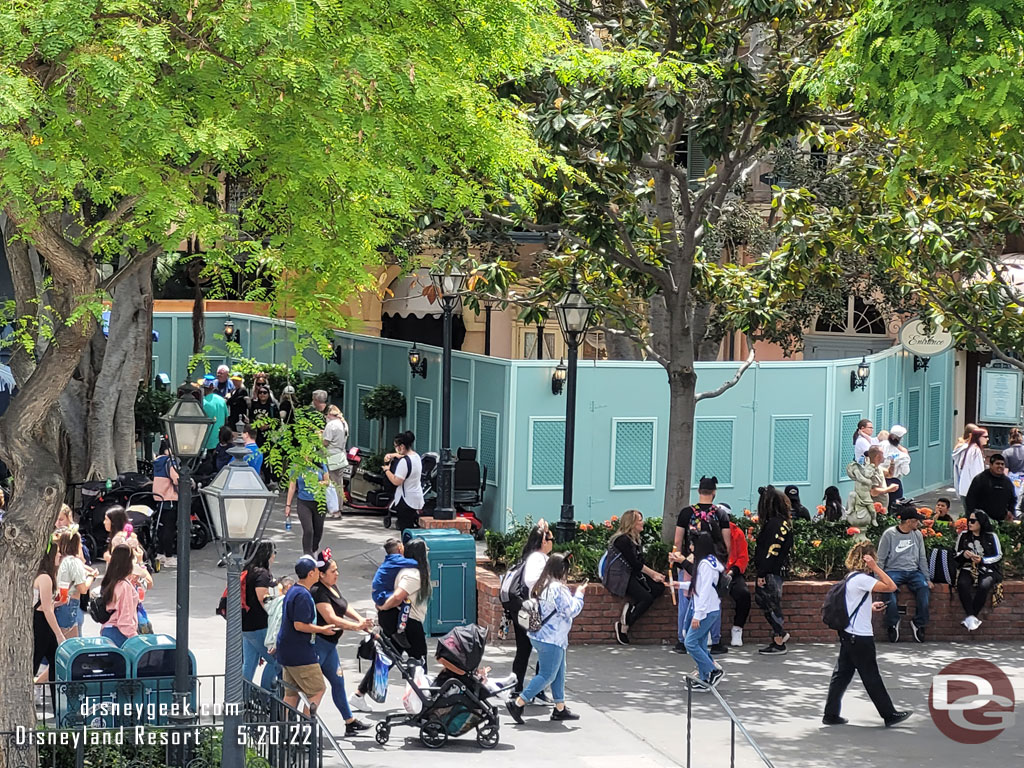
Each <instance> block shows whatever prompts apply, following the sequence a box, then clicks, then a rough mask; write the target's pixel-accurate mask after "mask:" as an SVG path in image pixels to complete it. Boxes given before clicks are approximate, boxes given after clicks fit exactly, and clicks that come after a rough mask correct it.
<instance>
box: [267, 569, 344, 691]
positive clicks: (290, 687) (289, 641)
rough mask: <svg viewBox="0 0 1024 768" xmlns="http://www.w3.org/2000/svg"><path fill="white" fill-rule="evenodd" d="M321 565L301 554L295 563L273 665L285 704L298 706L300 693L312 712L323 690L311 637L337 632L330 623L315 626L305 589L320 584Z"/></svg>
mask: <svg viewBox="0 0 1024 768" xmlns="http://www.w3.org/2000/svg"><path fill="white" fill-rule="evenodd" d="M323 564H324V563H323V561H318V560H316V558H314V557H311V556H310V555H303V556H302V557H300V558H299V559H298V561H297V562H296V563H295V575H296V576H298V578H299V580H298V582H297V583H296V584H295V586H293V587H292V588H291V589H289V590H288V592H287V593H286V594H285V596H284V604H283V605H282V606H281V629H280V631H279V633H278V635H277V662H278V664H280V665H281V679H282V680H283V681H284V684H285V694H284V701H285V704H288V705H289V706H292V707H296V706H298V703H299V692H300V691H301V692H302V693H303V694H304V695H305V696H306V698H307V699H309V704H310V708H311V709H312V710H313V711H315V710H316V707H317V705H319V704H320V699H322V698H323V695H324V691H325V690H327V685H326V684H325V682H324V676H323V672H321V670H320V662H319V659H318V658H317V655H316V646H315V645H313V635H333V634H335V633H336V632H337V631H338V628H337V627H335V626H334V625H333V624H328V625H326V626H317V624H316V604H315V603H314V602H313V595H312V594H311V593H310V591H309V590H310V589H311V588H312V586H313V585H314V584H316V583H317V582H318V581H320V567H321V566H323Z"/></svg>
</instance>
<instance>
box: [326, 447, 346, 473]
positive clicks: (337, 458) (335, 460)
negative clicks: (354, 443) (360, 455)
mask: <svg viewBox="0 0 1024 768" xmlns="http://www.w3.org/2000/svg"><path fill="white" fill-rule="evenodd" d="M347 466H348V455H347V454H346V453H344V452H342V453H332V454H331V455H330V456H328V457H327V469H329V470H330V471H332V472H333V471H334V470H336V469H344V468H345V467H347Z"/></svg>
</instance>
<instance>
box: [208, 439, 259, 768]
mask: <svg viewBox="0 0 1024 768" xmlns="http://www.w3.org/2000/svg"><path fill="white" fill-rule="evenodd" d="M242 426H243V425H241V424H240V425H239V434H241V428H242ZM228 453H229V454H230V455H231V456H232V461H231V463H230V464H228V465H227V466H226V467H224V468H223V469H221V471H220V472H218V473H217V476H216V477H214V478H213V480H212V481H211V482H210V484H209V485H208V486H206V487H205V488H203V489H202V491H201V493H202V494H203V496H204V497H205V498H206V504H207V508H208V509H209V510H210V522H211V523H212V524H213V532H214V536H215V537H216V538H217V540H218V541H219V542H220V544H221V547H222V549H223V551H224V553H225V557H226V558H227V561H228V598H227V612H228V614H227V620H228V627H227V648H226V653H225V658H224V738H223V740H222V744H223V747H222V753H221V766H222V768H244V767H245V746H244V745H243V744H242V743H241V739H240V738H239V735H240V731H241V728H242V713H243V706H244V704H243V696H242V556H241V552H242V548H243V547H244V546H245V545H247V544H250V543H251V542H253V541H257V540H259V539H260V537H262V535H263V530H264V528H266V526H267V521H268V520H269V519H270V511H271V509H272V508H273V506H274V499H276V498H277V494H275V493H274V492H273V491H270V490H268V489H267V486H265V485H264V484H263V480H262V479H261V478H260V473H259V472H257V471H256V469H255V468H254V467H253V466H252V465H251V464H249V462H248V461H246V457H247V456H248V455H249V452H248V450H246V448H245V446H244V445H243V443H242V438H241V437H238V438H237V439H236V440H235V444H234V447H232V448H230V449H229V450H228Z"/></svg>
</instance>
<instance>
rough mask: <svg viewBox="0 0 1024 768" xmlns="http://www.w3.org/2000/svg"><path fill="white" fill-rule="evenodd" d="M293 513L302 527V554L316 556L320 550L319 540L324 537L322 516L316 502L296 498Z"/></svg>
mask: <svg viewBox="0 0 1024 768" xmlns="http://www.w3.org/2000/svg"><path fill="white" fill-rule="evenodd" d="M295 501H296V506H295V511H296V513H297V514H298V516H299V525H301V526H302V552H303V554H306V555H313V554H316V552H317V550H319V549H320V539H322V538H323V537H324V516H323V515H321V514H320V509H319V508H318V507H317V504H316V500H313V501H306V500H305V499H299V498H296V499H295Z"/></svg>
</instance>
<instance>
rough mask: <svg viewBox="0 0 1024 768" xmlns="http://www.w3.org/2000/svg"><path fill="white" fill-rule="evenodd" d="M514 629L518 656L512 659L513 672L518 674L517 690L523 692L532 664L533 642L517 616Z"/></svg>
mask: <svg viewBox="0 0 1024 768" xmlns="http://www.w3.org/2000/svg"><path fill="white" fill-rule="evenodd" d="M512 631H513V632H515V636H516V656H515V658H514V659H512V672H513V673H514V674H515V676H516V688H515V690H516V692H517V693H522V691H523V685H524V684H525V681H526V670H527V669H528V668H529V666H530V654H531V653H533V643H532V642H530V636H529V635H527V634H526V630H525V629H523V628H522V627H521V626H519V622H518V621H516V617H515V616H513V617H512Z"/></svg>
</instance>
